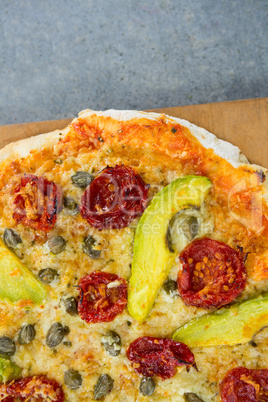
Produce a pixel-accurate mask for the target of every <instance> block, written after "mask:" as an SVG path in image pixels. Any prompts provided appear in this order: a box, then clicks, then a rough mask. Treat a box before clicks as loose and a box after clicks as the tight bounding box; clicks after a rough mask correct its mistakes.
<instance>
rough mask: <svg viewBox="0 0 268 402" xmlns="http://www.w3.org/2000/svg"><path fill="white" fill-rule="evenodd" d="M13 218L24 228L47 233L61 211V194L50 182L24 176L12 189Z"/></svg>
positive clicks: (41, 178) (37, 177)
mask: <svg viewBox="0 0 268 402" xmlns="http://www.w3.org/2000/svg"><path fill="white" fill-rule="evenodd" d="M13 196H14V199H13V204H14V213H13V218H14V219H15V220H16V221H17V222H18V223H22V224H23V225H25V226H29V227H31V228H33V229H36V230H42V231H44V232H48V231H49V230H51V229H52V228H53V226H54V225H55V223H56V220H57V214H58V213H59V212H60V211H61V209H62V194H61V191H60V189H59V187H58V186H57V185H56V184H55V183H54V182H52V181H48V180H47V179H45V178H43V177H39V176H35V175H33V174H25V175H24V176H22V177H21V179H20V182H19V184H17V185H16V186H15V187H14V188H13Z"/></svg>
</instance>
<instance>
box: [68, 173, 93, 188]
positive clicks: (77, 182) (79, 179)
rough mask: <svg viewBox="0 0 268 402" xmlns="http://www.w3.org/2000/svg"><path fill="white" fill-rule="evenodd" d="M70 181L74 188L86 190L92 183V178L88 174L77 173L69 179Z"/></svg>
mask: <svg viewBox="0 0 268 402" xmlns="http://www.w3.org/2000/svg"><path fill="white" fill-rule="evenodd" d="M71 180H72V183H73V185H74V186H76V187H79V188H86V187H87V186H89V185H90V183H91V182H92V180H93V176H92V175H91V174H90V173H88V172H81V171H78V172H76V173H75V174H74V175H73V176H72V177H71Z"/></svg>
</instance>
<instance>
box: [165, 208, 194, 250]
mask: <svg viewBox="0 0 268 402" xmlns="http://www.w3.org/2000/svg"><path fill="white" fill-rule="evenodd" d="M198 218H200V212H199V211H198V210H196V209H194V208H185V209H182V210H180V211H179V212H177V213H176V214H175V215H174V216H173V218H172V219H171V220H170V222H169V224H168V229H167V233H166V244H167V247H168V249H169V251H170V252H171V253H174V252H175V249H176V250H178V251H181V250H182V248H184V247H185V245H186V244H187V243H188V242H189V241H192V240H193V239H194V238H195V237H196V236H197V235H198V233H199V230H200V228H199V226H200V225H199V220H198Z"/></svg>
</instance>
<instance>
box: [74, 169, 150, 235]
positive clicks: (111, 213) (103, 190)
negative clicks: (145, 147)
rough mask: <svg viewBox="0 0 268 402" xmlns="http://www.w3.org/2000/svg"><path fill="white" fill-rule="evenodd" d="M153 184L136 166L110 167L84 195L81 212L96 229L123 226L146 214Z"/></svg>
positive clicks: (95, 180)
mask: <svg viewBox="0 0 268 402" xmlns="http://www.w3.org/2000/svg"><path fill="white" fill-rule="evenodd" d="M148 191H149V185H147V184H145V183H144V181H143V180H142V178H141V177H140V176H139V175H138V173H136V172H135V171H134V170H133V169H132V168H130V167H127V166H118V165H117V166H115V167H107V168H106V169H104V170H103V171H102V172H101V173H100V174H99V175H98V176H97V177H96V178H95V179H94V180H93V181H92V183H91V184H90V186H88V188H87V189H86V191H85V192H84V195H83V197H82V205H81V207H80V212H81V215H82V217H83V218H84V219H86V220H87V221H88V223H89V224H90V225H92V226H94V227H95V228H97V229H99V230H102V229H120V228H123V227H125V226H127V225H128V224H129V223H130V222H132V220H133V219H134V218H135V217H136V216H138V215H140V214H142V212H143V211H144V209H145V208H146V205H147V195H148Z"/></svg>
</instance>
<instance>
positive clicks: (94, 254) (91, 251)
mask: <svg viewBox="0 0 268 402" xmlns="http://www.w3.org/2000/svg"><path fill="white" fill-rule="evenodd" d="M95 244H96V240H95V239H94V238H93V237H92V236H87V237H85V239H84V244H83V251H84V253H86V254H87V255H89V257H91V258H93V260H96V259H97V258H99V256H100V254H101V250H98V249H96V248H94V245H95Z"/></svg>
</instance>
